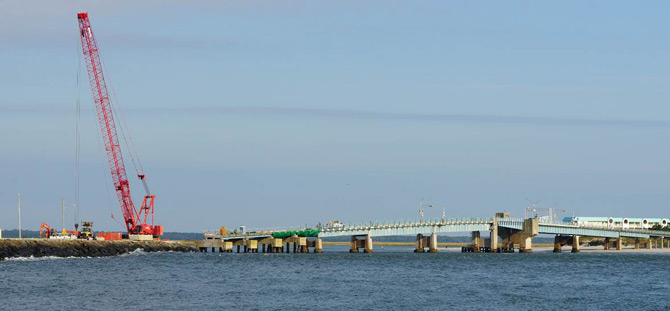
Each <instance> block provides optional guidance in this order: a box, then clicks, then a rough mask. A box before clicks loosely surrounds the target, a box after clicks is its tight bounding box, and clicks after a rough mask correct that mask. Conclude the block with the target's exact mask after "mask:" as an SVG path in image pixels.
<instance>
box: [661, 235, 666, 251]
mask: <svg viewBox="0 0 670 311" xmlns="http://www.w3.org/2000/svg"><path fill="white" fill-rule="evenodd" d="M663 244H665V239H664V238H663V237H661V249H663V248H664V247H665V245H663Z"/></svg>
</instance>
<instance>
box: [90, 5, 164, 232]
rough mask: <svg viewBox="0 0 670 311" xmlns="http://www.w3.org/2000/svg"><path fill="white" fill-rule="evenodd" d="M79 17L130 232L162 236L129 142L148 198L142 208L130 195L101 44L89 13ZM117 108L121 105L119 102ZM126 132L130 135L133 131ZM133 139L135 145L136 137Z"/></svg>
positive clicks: (100, 118)
mask: <svg viewBox="0 0 670 311" xmlns="http://www.w3.org/2000/svg"><path fill="white" fill-rule="evenodd" d="M77 19H78V21H79V35H80V39H81V47H82V51H83V53H84V60H85V62H86V69H87V71H88V80H89V83H90V85H91V91H92V93H93V102H94V104H95V109H96V112H97V116H98V124H99V125H100V130H101V132H102V140H103V142H104V145H105V152H106V154H107V161H108V162H109V168H110V170H111V175H112V181H113V183H114V189H115V190H116V195H117V197H118V199H119V204H120V205H121V211H122V212H123V219H124V221H125V223H126V229H127V231H128V235H129V236H131V237H132V236H133V235H134V236H138V235H142V236H147V235H148V236H153V237H159V236H160V235H162V234H163V227H162V226H154V200H155V199H156V196H155V195H153V194H151V192H150V191H149V186H148V185H147V181H146V175H145V174H144V171H143V169H142V164H141V163H140V162H139V158H137V157H136V154H137V152H135V156H134V155H133V152H132V151H133V149H134V148H130V146H129V149H130V151H131V153H130V155H131V159H132V160H133V164H135V163H136V162H137V163H138V164H139V169H138V166H137V165H136V166H135V170H136V172H137V177H138V178H139V179H140V180H141V181H142V184H143V185H144V190H145V191H146V195H145V196H144V200H142V205H141V206H140V209H139V210H137V208H136V207H135V204H134V203H133V200H132V198H131V196H130V183H129V181H128V177H127V176H126V167H125V165H124V162H123V155H122V153H121V148H120V143H119V138H118V136H117V132H116V123H115V121H114V111H113V106H112V102H111V97H110V94H109V92H108V90H107V84H106V82H105V76H104V74H103V70H102V69H103V68H102V67H103V63H102V59H101V57H100V54H99V50H98V44H97V42H96V40H95V36H94V35H93V30H92V29H91V23H90V21H89V19H88V13H78V14H77ZM116 108H117V109H119V107H118V105H117V107H116ZM122 121H123V120H122ZM122 130H123V127H122ZM125 134H126V135H127V136H130V133H125ZM124 140H125V136H124ZM130 141H131V145H132V138H131V139H130ZM126 143H127V140H126ZM135 158H137V159H135ZM149 214H151V220H150V221H151V223H147V222H148V221H149Z"/></svg>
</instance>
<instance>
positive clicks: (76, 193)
mask: <svg viewBox="0 0 670 311" xmlns="http://www.w3.org/2000/svg"><path fill="white" fill-rule="evenodd" d="M77 41H79V40H77ZM78 49H79V45H77V49H76V50H78ZM77 55H78V57H77V90H76V94H77V100H76V102H77V105H76V110H75V147H74V148H75V151H74V153H75V156H74V165H75V169H74V170H75V181H74V223H75V224H78V223H79V185H80V182H79V167H80V165H79V163H80V162H79V154H80V150H81V145H80V139H79V122H80V119H81V94H80V92H79V90H80V80H81V53H79V51H77Z"/></svg>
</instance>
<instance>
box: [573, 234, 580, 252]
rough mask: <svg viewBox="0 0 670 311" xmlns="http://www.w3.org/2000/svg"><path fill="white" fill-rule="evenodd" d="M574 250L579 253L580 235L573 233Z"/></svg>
mask: <svg viewBox="0 0 670 311" xmlns="http://www.w3.org/2000/svg"><path fill="white" fill-rule="evenodd" d="M572 252H573V253H579V236H578V235H573V236H572Z"/></svg>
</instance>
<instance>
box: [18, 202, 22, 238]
mask: <svg viewBox="0 0 670 311" xmlns="http://www.w3.org/2000/svg"><path fill="white" fill-rule="evenodd" d="M18 195H19V239H20V238H22V236H21V193H19V194H18Z"/></svg>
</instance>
